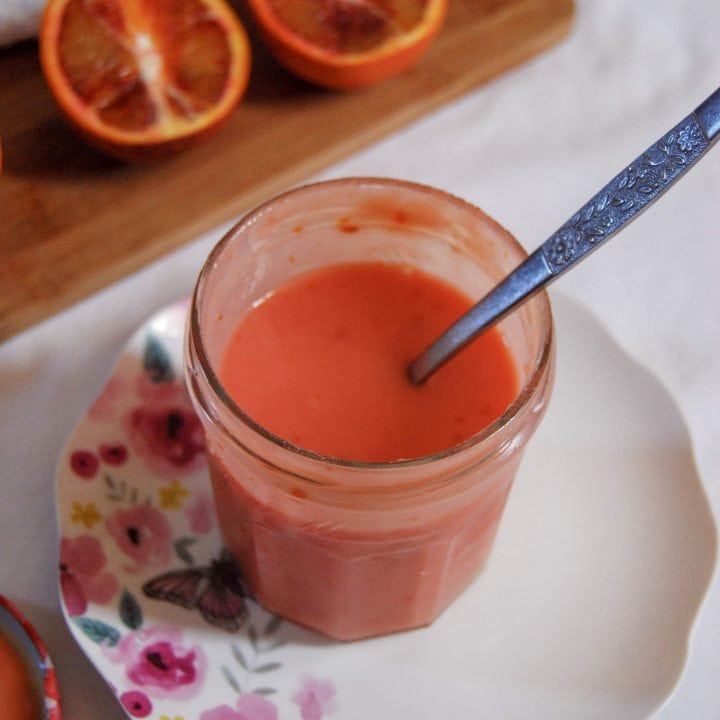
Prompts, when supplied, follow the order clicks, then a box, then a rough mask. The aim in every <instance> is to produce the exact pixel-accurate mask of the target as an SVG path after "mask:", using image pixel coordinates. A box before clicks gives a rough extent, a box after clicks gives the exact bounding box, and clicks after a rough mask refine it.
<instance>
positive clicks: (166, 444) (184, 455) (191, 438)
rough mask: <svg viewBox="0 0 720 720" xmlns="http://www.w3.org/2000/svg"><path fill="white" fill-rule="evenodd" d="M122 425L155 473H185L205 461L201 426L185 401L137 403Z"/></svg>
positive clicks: (134, 447)
mask: <svg viewBox="0 0 720 720" xmlns="http://www.w3.org/2000/svg"><path fill="white" fill-rule="evenodd" d="M126 426H127V432H128V435H129V438H130V444H131V445H132V447H133V449H134V450H135V452H136V453H137V454H138V456H139V457H141V458H142V459H143V460H145V462H146V463H147V464H148V466H149V467H150V468H152V469H153V470H154V471H156V472H157V473H160V474H162V475H168V474H169V475H175V474H179V473H189V472H193V471H194V470H197V469H198V468H200V467H203V465H204V464H205V462H206V460H205V438H204V435H203V430H202V426H201V424H200V420H199V419H198V417H197V416H196V415H195V412H194V410H193V409H192V408H191V407H190V406H189V405H188V404H187V403H173V404H171V405H160V406H158V405H140V406H138V407H135V408H133V409H132V410H131V411H130V412H129V413H128V415H127V418H126Z"/></svg>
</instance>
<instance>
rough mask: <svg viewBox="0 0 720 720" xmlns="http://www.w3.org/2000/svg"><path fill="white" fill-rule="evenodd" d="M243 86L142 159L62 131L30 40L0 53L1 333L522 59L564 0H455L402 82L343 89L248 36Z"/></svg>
mask: <svg viewBox="0 0 720 720" xmlns="http://www.w3.org/2000/svg"><path fill="white" fill-rule="evenodd" d="M238 12H239V13H240V15H241V17H243V19H244V20H246V25H247V26H248V30H249V31H250V33H251V39H252V42H253V70H252V77H251V81H250V85H249V88H248V92H247V94H246V96H245V98H244V100H243V102H242V104H241V105H240V106H239V108H238V109H237V110H236V111H235V113H234V114H233V116H232V118H231V120H230V122H229V123H228V124H227V125H226V126H224V127H223V128H222V129H221V130H220V132H219V133H217V134H216V135H214V136H212V137H211V138H209V139H208V140H207V141H206V142H205V143H203V144H201V145H199V146H198V147H196V148H193V149H192V150H190V151H188V152H186V153H184V154H182V155H179V156H177V157H174V158H171V159H169V160H166V161H163V162H162V163H158V164H154V165H146V166H131V165H126V164H122V163H120V162H118V161H115V160H112V159H110V158H108V157H105V156H103V155H101V154H100V153H99V152H96V151H95V150H93V149H91V148H90V147H88V146H87V145H86V144H84V142H83V141H82V140H80V139H79V138H78V137H76V136H75V135H74V134H73V132H72V131H71V130H70V129H69V128H68V127H67V126H66V124H65V122H64V121H63V119H62V118H61V116H60V114H59V111H58V110H57V108H56V107H55V105H54V103H53V100H52V98H51V97H50V95H49V93H48V91H47V89H46V86H45V83H44V80H43V77H42V75H41V72H40V67H39V62H38V58H37V45H36V44H35V43H33V42H27V43H22V44H19V45H15V46H12V47H10V48H6V49H4V50H1V51H0V139H1V141H2V149H3V168H2V175H0V340H2V339H6V338H8V337H10V336H12V335H14V334H15V333H18V332H19V331H21V330H23V329H25V328H27V327H29V326H31V325H32V324H33V323H35V322H38V321H40V320H42V319H44V318H46V317H48V316H50V315H52V314H53V313H55V312H57V311H59V310H61V309H63V308H65V307H67V306H68V305H70V304H72V303H74V302H77V301H78V300H80V299H82V298H83V297H86V296H87V295H89V294H91V293H93V292H95V291H97V290H99V289H101V288H102V287H104V286H106V285H108V284H110V283H112V282H113V281H115V280H117V279H119V278H121V277H123V276H124V275H126V274H128V273H131V272H132V271H134V270H136V269H138V268H139V267H141V266H143V265H145V264H146V263H148V262H150V261H152V260H154V259H156V258H158V257H160V256H161V255H163V254H164V253H167V252H169V251H170V250H173V249H175V248H177V247H179V246H181V245H182V244H183V243H186V242H188V241H190V240H192V239H194V238H196V237H197V236H198V235H199V234H201V233H203V232H205V231H207V230H210V229H212V228H213V227H216V226H217V225H219V224H221V223H223V222H227V221H228V220H230V219H232V218H234V217H236V216H238V215H239V214H241V213H243V212H244V211H246V210H248V209H249V208H251V207H252V206H254V205H256V204H258V203H259V202H262V201H264V200H266V199H267V198H268V197H270V196H271V195H273V194H275V193H277V192H279V191H282V190H284V189H286V188H287V187H288V186H290V185H291V184H294V183H297V182H300V181H302V180H303V179H304V178H306V177H308V176H309V175H311V174H312V173H315V172H318V171H319V170H321V169H323V168H324V167H326V166H328V165H329V164H331V163H333V162H335V161H337V160H339V159H340V158H342V157H345V156H347V155H349V154H350V153H352V152H354V151H357V150H359V149H360V148H362V147H364V146H366V145H368V144H370V143H372V142H374V141H376V140H378V139H379V138H381V137H383V136H385V135H387V134H388V133H390V132H392V131H394V130H396V129H398V128H400V127H402V126H403V125H405V124H407V123H409V122H410V121H412V120H414V119H416V118H418V117H420V116H421V115H423V114H424V113H427V112H429V111H431V110H433V109H435V108H437V107H439V106H440V105H442V104H443V103H446V102H448V101H450V100H452V99H454V98H456V97H458V96H460V95H462V94H464V93H466V92H468V91H469V90H471V89H472V88H474V87H477V86H478V85H480V84H481V83H483V82H484V81H486V80H488V79H490V78H492V77H494V76H497V75H498V74H500V73H502V72H504V71H506V70H509V69H510V68H512V67H514V66H517V65H518V64H520V63H522V62H523V61H525V60H527V59H529V58H531V57H532V56H533V55H535V54H537V53H538V52H540V51H541V50H543V49H545V48H547V47H548V46H550V45H552V44H553V43H555V42H557V41H559V40H560V39H562V38H563V37H564V36H565V34H566V33H567V32H568V30H569V28H570V26H571V22H572V17H573V12H574V7H573V1H572V0H451V9H450V13H449V16H448V19H447V21H446V24H445V26H444V27H443V29H442V31H441V33H440V36H439V37H438V38H437V40H436V42H435V43H434V45H433V46H432V48H431V50H430V51H429V53H428V54H427V55H426V56H425V57H424V58H423V59H422V60H421V61H420V63H419V64H418V65H416V66H415V67H414V68H412V69H411V70H410V71H408V72H406V73H405V74H403V75H402V76H400V77H397V78H395V79H393V80H390V81H388V82H385V83H383V84H380V85H376V86H374V87H371V88H367V89H364V90H361V91H355V92H352V93H338V92H330V91H324V90H320V89H318V88H315V87H313V86H311V85H309V84H306V83H304V82H301V81H299V80H297V79H295V78H293V77H291V76H290V75H289V74H287V73H286V72H285V71H283V70H282V69H281V68H279V67H278V66H277V65H276V64H275V63H274V62H273V60H272V59H271V58H270V57H269V56H268V54H267V52H266V51H265V50H264V49H263V47H262V44H261V43H260V41H259V39H258V38H257V37H256V36H254V34H253V32H252V26H251V22H250V20H249V19H248V18H247V17H245V13H244V12H243V9H242V7H239V9H238Z"/></svg>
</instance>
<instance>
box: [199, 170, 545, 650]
mask: <svg viewBox="0 0 720 720" xmlns="http://www.w3.org/2000/svg"><path fill="white" fill-rule="evenodd" d="M525 257H526V254H525V252H524V250H523V249H522V248H521V246H520V245H519V244H518V243H517V242H516V240H515V239H514V238H513V237H512V236H511V235H510V234H509V233H508V232H507V231H505V230H504V229H503V228H501V227H500V226H499V225H498V224H497V223H495V222H494V221H493V220H492V219H490V218H489V217H488V216H487V215H485V214H484V213H483V212H482V211H480V210H479V209H477V208H475V207H473V206H471V205H469V204H468V203H466V202H464V201H462V200H460V199H457V198H455V197H453V196H451V195H448V194H446V193H444V192H441V191H439V190H436V189H433V188H429V187H425V186H421V185H417V184H412V183H408V182H402V181H395V180H387V179H374V178H351V179H343V180H336V181H329V182H321V183H317V184H313V185H308V186H305V187H302V188H299V189H297V190H293V191H291V192H288V193H286V194H283V195H280V196H279V197H276V198H275V199H273V200H271V201H269V202H267V203H266V204H264V205H262V206H261V207H259V208H257V209H256V210H254V211H253V212H251V213H249V214H248V215H247V216H246V217H245V218H244V219H242V220H241V221H240V222H239V223H238V224H237V225H235V227H234V228H232V229H231V230H230V231H229V232H228V233H227V234H226V235H225V236H224V237H223V239H222V240H221V241H220V242H219V243H218V245H217V246H216V247H215V248H214V250H213V251H212V252H211V254H210V256H209V257H208V259H207V262H206V263H205V265H204V266H203V268H202V271H201V273H200V276H199V279H198V282H197V285H196V288H195V292H194V295H193V301H192V307H191V311H190V318H189V322H188V332H187V344H186V374H187V381H188V387H189V391H190V394H191V397H192V400H193V403H194V405H195V407H196V409H197V412H198V413H199V416H200V418H201V420H202V423H203V426H204V430H205V434H206V438H207V450H208V459H209V465H210V472H211V478H212V484H213V492H214V497H215V501H216V507H217V513H218V519H219V523H220V527H221V530H222V534H223V538H224V541H225V543H226V544H227V546H228V547H229V549H230V550H231V551H232V552H233V553H234V554H235V555H236V557H237V558H238V560H239V563H240V565H241V567H242V570H243V573H244V574H245V577H246V580H247V582H248V584H249V586H250V588H251V590H252V592H253V593H254V595H255V597H256V599H257V600H258V601H259V602H260V603H261V604H262V605H263V606H264V607H265V608H266V609H267V610H269V611H271V612H274V613H277V614H279V615H281V616H283V617H285V618H288V619H290V620H292V621H295V622H297V623H300V624H302V625H305V626H307V627H310V628H313V629H315V630H318V631H320V632H322V633H325V634H326V635H329V636H331V637H333V638H337V639H342V640H351V639H356V638H362V637H368V636H373V635H379V634H383V633H389V632H394V631H398V630H404V629H408V628H413V627H417V626H421V625H425V624H428V623H430V622H432V620H433V619H434V618H435V617H436V616H437V615H438V614H439V613H440V612H441V611H442V610H443V609H444V608H445V607H447V605H448V604H449V603H450V602H451V601H452V600H453V599H454V598H455V597H456V596H457V595H458V593H460V592H461V591H462V590H463V588H465V587H466V586H467V585H468V583H469V582H470V581H471V580H472V579H473V578H474V577H475V576H476V574H477V573H478V572H479V570H480V569H481V568H482V567H483V565H484V563H485V561H486V559H487V556H488V552H489V550H490V547H491V544H492V541H493V538H494V536H495V532H496V529H497V525H498V522H499V520H500V517H501V514H502V511H503V507H504V505H505V501H506V499H507V496H508V492H509V490H510V487H511V484H512V481H513V478H514V475H515V473H516V470H517V467H518V464H519V462H520V459H521V455H522V453H523V450H524V448H525V445H526V443H527V441H528V439H529V438H530V436H531V435H532V434H533V432H534V431H535V429H536V427H537V425H538V423H539V422H540V419H541V416H542V415H543V412H544V410H545V407H546V404H547V402H548V399H549V395H550V392H551V386H552V379H553V368H554V335H553V326H552V317H551V312H550V306H549V301H548V298H547V295H546V294H545V293H539V294H538V295H536V296H535V297H534V298H532V299H531V300H529V301H528V302H526V303H525V304H523V305H522V306H521V307H520V308H518V309H517V310H516V311H514V312H513V313H511V314H510V315H509V316H508V317H506V318H505V319H504V320H503V321H502V322H501V323H500V324H499V325H498V328H499V329H500V330H501V332H502V335H503V338H504V341H505V343H506V344H507V346H508V349H509V351H510V354H511V356H512V358H513V361H514V364H515V369H516V373H517V376H518V386H519V392H518V394H517V396H516V398H515V400H514V401H513V402H512V404H511V405H510V406H509V407H508V408H507V410H506V411H505V412H504V413H503V415H502V416H501V417H499V418H498V419H497V420H496V421H495V422H493V423H492V424H491V425H489V426H488V427H485V428H484V429H483V430H481V431H480V432H478V433H477V434H475V435H474V436H473V437H471V438H470V439H468V440H466V441H465V442H463V443H461V444H459V445H457V446H456V447H453V448H451V449H448V450H446V451H443V452H439V453H436V454H434V455H429V456H425V457H420V458H415V459H411V460H398V461H396V462H386V463H369V462H354V461H348V460H344V459H341V458H335V457H327V456H323V455H319V454H316V453H313V452H310V451H307V450H305V449H303V448H300V447H297V446H294V445H293V444H291V443H289V442H287V441H285V440H284V439H283V438H280V437H277V436H275V435H273V434H272V433H271V432H269V431H268V430H267V429H265V428H264V427H262V426H261V425H259V424H258V423H257V422H255V421H254V420H253V418H252V417H249V416H248V415H247V414H246V413H245V412H244V411H243V409H242V408H241V407H238V406H237V405H236V404H235V402H234V401H233V400H232V399H231V398H230V397H229V396H228V394H227V393H226V392H225V390H224V388H223V385H222V383H221V382H220V380H219V379H218V367H219V365H220V361H221V357H222V354H223V352H224V349H225V347H226V345H227V343H228V340H229V337H230V335H231V334H232V333H233V331H234V329H235V328H236V326H237V324H238V321H239V319H240V318H241V317H242V316H244V315H245V314H246V313H247V312H249V311H250V310H251V309H252V308H253V306H254V305H255V304H257V303H258V302H259V301H261V300H262V299H263V298H265V297H266V296H267V295H268V294H269V293H271V292H272V291H273V290H274V289H275V288H277V287H279V286H281V285H282V284H283V283H285V282H286V281H287V280H289V279H290V278H292V277H294V276H297V275H299V274H302V273H307V272H310V271H312V270H313V269H317V268H321V267H324V266H328V265H336V264H341V263H352V262H367V261H382V262H388V263H399V264H405V265H410V266H412V267H415V268H417V269H419V270H422V271H424V272H426V273H428V274H431V275H435V276H439V277H440V278H442V279H444V280H445V281H448V282H450V283H451V284H453V285H454V286H456V287H457V288H458V289H460V290H461V291H463V292H464V293H465V294H466V295H468V296H469V297H470V298H474V299H479V298H480V297H481V296H482V295H483V294H484V293H485V292H486V291H487V290H489V289H490V288H491V287H492V286H493V285H495V284H496V283H497V282H498V281H499V280H500V279H501V278H502V277H504V276H505V275H506V274H507V273H508V272H509V271H511V270H512V269H513V268H515V267H516V266H517V265H518V264H519V263H520V262H521V261H522V260H523V259H524V258H525Z"/></svg>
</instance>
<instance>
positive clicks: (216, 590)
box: [142, 548, 250, 632]
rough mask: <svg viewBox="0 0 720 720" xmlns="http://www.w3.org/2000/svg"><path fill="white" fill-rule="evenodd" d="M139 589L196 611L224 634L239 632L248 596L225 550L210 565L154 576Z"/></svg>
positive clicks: (155, 597)
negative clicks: (224, 632)
mask: <svg viewBox="0 0 720 720" xmlns="http://www.w3.org/2000/svg"><path fill="white" fill-rule="evenodd" d="M142 590H143V593H145V595H146V596H147V597H149V598H153V599H155V600H166V601H167V602H171V603H174V604H175V605H180V606H181V607H184V608H186V609H187V610H197V611H198V612H199V613H200V615H202V617H203V618H204V619H205V620H206V621H207V622H208V623H210V624H211V625H214V626H215V627H219V628H222V629H223V630H227V631H228V632H237V631H238V630H240V628H241V627H242V626H243V625H244V624H245V620H246V619H247V615H248V609H247V605H246V600H247V599H248V598H249V597H250V593H249V590H248V588H247V585H246V584H245V580H244V579H243V576H242V571H241V570H240V566H239V565H238V563H237V560H236V559H235V557H234V556H233V555H232V554H231V553H230V552H229V551H228V550H227V549H225V548H223V551H222V553H221V554H220V557H219V558H217V559H214V560H212V561H211V562H210V565H208V566H203V567H196V566H191V567H187V568H182V569H181V570H171V571H170V572H166V573H163V574H162V575H157V576H156V577H154V578H151V579H150V580H148V581H147V582H146V583H145V584H144V585H143V587H142Z"/></svg>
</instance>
